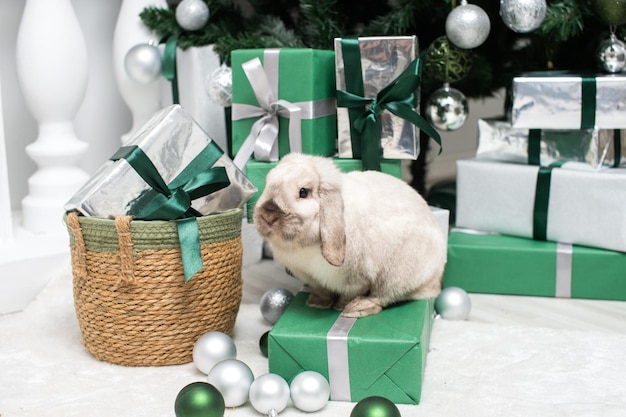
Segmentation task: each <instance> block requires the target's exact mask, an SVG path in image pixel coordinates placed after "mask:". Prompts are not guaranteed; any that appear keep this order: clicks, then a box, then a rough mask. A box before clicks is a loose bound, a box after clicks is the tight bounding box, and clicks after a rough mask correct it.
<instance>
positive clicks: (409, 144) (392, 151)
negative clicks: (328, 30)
mask: <svg viewBox="0 0 626 417" xmlns="http://www.w3.org/2000/svg"><path fill="white" fill-rule="evenodd" d="M359 48H360V50H361V69H362V77H363V87H364V93H365V97H376V94H378V93H379V92H380V90H382V89H383V88H385V87H386V86H387V85H389V84H390V83H391V81H393V80H394V79H395V78H397V77H398V76H399V75H400V74H401V73H402V72H403V71H404V70H405V69H406V68H407V67H408V66H409V64H410V63H411V62H412V61H413V60H414V59H415V58H416V57H417V54H418V43H417V37H415V36H383V37H360V38H359ZM335 57H336V58H335V59H336V75H337V77H336V79H337V90H345V89H346V81H345V72H344V62H343V53H342V51H341V39H340V38H336V39H335ZM416 94H418V97H419V91H418V92H416ZM418 104H419V103H418ZM416 111H419V105H418V106H417V108H416ZM380 120H381V124H382V135H381V139H380V140H381V147H382V150H383V158H386V159H417V156H418V154H419V129H418V128H416V127H415V126H414V125H413V124H411V123H410V122H408V121H406V120H404V119H402V118H400V117H397V116H395V115H393V114H391V113H390V112H388V111H387V110H384V111H383V112H382V113H381V114H380ZM337 129H338V130H337V135H338V140H337V148H338V152H339V153H338V156H339V157H340V158H353V155H352V143H351V138H350V119H349V117H348V109H347V108H345V107H339V108H337Z"/></svg>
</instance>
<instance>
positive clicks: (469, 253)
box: [443, 229, 626, 300]
mask: <svg viewBox="0 0 626 417" xmlns="http://www.w3.org/2000/svg"><path fill="white" fill-rule="evenodd" d="M624 271H626V254H625V253H622V252H615V251H609V250H603V249H597V248H590V247H586V246H578V245H572V244H566V243H556V242H542V241H537V240H533V239H526V238H520V237H513V236H504V235H499V234H493V233H491V234H490V233H483V232H479V231H476V230H464V229H453V230H452V231H451V232H450V235H449V236H448V262H447V264H446V270H445V274H444V280H443V285H444V287H461V288H463V289H465V290H466V291H468V292H476V293H488V294H506V295H530V296H543V297H559V298H587V299H601V300H626V275H625V274H624Z"/></svg>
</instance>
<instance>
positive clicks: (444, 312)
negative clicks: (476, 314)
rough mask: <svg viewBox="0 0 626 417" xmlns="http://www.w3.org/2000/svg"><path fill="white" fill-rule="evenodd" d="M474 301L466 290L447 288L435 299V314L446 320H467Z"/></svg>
mask: <svg viewBox="0 0 626 417" xmlns="http://www.w3.org/2000/svg"><path fill="white" fill-rule="evenodd" d="M471 310H472V300H470V297H469V295H468V294H467V292H465V290H464V289H462V288H459V287H447V288H444V289H443V290H441V293H439V295H438V296H437V298H436V299H435V312H437V314H439V315H440V316H441V317H442V318H444V319H446V320H467V318H468V317H469V314H470V311H471Z"/></svg>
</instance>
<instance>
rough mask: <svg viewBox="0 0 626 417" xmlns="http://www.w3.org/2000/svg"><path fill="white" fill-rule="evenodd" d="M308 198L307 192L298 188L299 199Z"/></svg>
mask: <svg viewBox="0 0 626 417" xmlns="http://www.w3.org/2000/svg"><path fill="white" fill-rule="evenodd" d="M308 196H309V190H307V189H306V188H300V198H307V197H308Z"/></svg>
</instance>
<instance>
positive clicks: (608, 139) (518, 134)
mask: <svg viewBox="0 0 626 417" xmlns="http://www.w3.org/2000/svg"><path fill="white" fill-rule="evenodd" d="M528 132H529V129H522V128H514V127H512V126H511V122H509V121H506V120H498V119H479V120H478V147H477V149H476V158H478V159H490V160H494V161H502V162H515V163H521V164H525V163H528ZM619 132H620V137H621V147H620V150H621V153H619V155H622V157H621V158H620V161H618V164H620V162H621V161H622V160H623V159H625V158H626V129H622V130H620V131H619ZM613 135H614V131H613V130H612V129H584V130H542V131H541V146H540V153H539V156H540V162H541V165H542V166H548V165H550V164H551V163H552V162H555V161H575V162H584V163H586V164H588V165H590V166H591V167H593V168H594V169H600V168H602V167H603V166H614V164H615V149H614V139H613Z"/></svg>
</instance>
